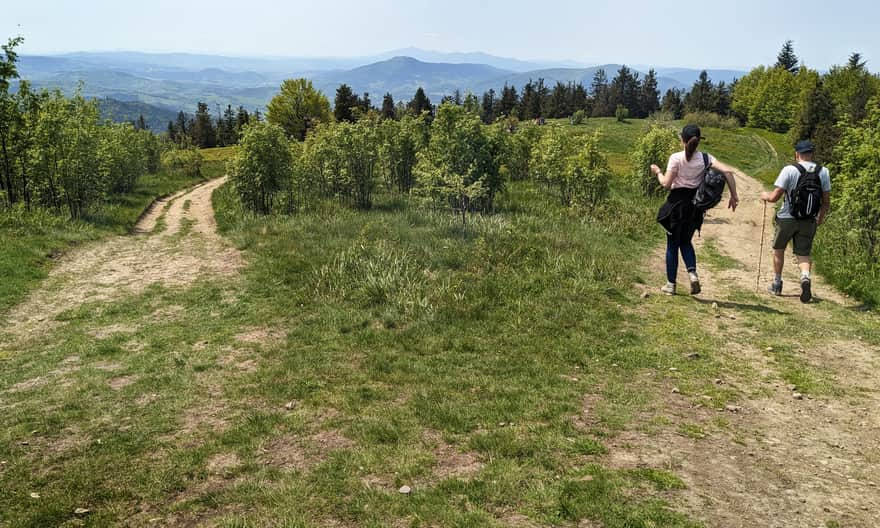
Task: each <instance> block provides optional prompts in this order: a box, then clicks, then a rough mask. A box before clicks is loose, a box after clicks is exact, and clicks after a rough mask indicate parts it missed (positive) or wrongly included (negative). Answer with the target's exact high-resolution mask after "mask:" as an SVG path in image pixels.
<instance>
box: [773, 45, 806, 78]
mask: <svg viewBox="0 0 880 528" xmlns="http://www.w3.org/2000/svg"><path fill="white" fill-rule="evenodd" d="M799 62H800V61H798V58H797V55H795V54H794V42H792V41H790V40H786V41H785V44H783V45H782V50H781V51H780V52H779V55H778V56H777V57H776V65H775V67H776V68H781V69H783V70H786V71H788V72H790V73H794V74H797V72H798V70H799V69H800V68H799V66H798V64H799Z"/></svg>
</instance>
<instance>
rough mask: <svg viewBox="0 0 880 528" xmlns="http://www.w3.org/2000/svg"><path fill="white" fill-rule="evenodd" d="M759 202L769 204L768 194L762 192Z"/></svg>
mask: <svg viewBox="0 0 880 528" xmlns="http://www.w3.org/2000/svg"><path fill="white" fill-rule="evenodd" d="M761 200H763V201H765V202H769V201H770V193H768V192H767V191H763V192H762V193H761Z"/></svg>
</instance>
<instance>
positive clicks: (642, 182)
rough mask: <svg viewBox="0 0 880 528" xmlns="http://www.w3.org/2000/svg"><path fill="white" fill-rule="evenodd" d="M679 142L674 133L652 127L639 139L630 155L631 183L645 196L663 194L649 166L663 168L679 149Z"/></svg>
mask: <svg viewBox="0 0 880 528" xmlns="http://www.w3.org/2000/svg"><path fill="white" fill-rule="evenodd" d="M680 145H681V142H680V141H679V139H678V136H677V135H676V133H675V131H674V130H672V129H670V128H666V127H662V126H653V127H651V130H649V131H648V133H647V134H645V135H644V136H642V137H641V139H639V140H638V142H637V143H636V146H635V148H634V149H633V151H632V154H630V160H631V162H632V166H633V170H632V182H633V184H634V185H636V186H637V187H638V188H639V190H641V191H642V194H644V195H645V196H658V195H660V194H661V193H662V192H663V187H661V186H660V184H659V183H658V182H657V178H656V177H655V176H654V173H652V172H651V165H659V166H661V167H665V166H666V163H667V161H668V160H669V156H671V155H672V153H674V152H675V151H677V150H679V149H680Z"/></svg>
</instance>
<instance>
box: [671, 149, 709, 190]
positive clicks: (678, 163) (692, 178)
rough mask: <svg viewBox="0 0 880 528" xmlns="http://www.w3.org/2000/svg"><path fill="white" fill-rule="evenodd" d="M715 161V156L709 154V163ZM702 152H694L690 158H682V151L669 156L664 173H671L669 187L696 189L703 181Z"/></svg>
mask: <svg viewBox="0 0 880 528" xmlns="http://www.w3.org/2000/svg"><path fill="white" fill-rule="evenodd" d="M712 163H715V158H713V157H712V155H711V154H709V164H710V165H711V164H712ZM705 168H706V166H705V165H704V164H703V153H702V152H700V151H697V152H694V155H693V156H691V160H690V161H687V160H686V159H685V158H684V151H681V152H676V153H675V154H673V155H672V156H669V164H668V165H667V166H666V175H667V176H669V175H670V174H671V175H672V185H671V186H670V188H671V189H682V188H684V189H696V188H697V187H699V186H700V183H701V182H702V181H703V170H704V169H705Z"/></svg>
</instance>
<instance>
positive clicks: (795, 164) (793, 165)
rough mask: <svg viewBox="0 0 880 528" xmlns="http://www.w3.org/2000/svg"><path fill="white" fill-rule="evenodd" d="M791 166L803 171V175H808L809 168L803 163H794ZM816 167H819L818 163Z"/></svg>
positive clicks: (800, 171)
mask: <svg viewBox="0 0 880 528" xmlns="http://www.w3.org/2000/svg"><path fill="white" fill-rule="evenodd" d="M791 166H792V167H794V168H796V169H797V170H798V172H799V173H801V176H806V174H807V169H806V168H805V167H804V166H803V165H801V164H800V163H792V164H791ZM816 167H817V168H819V166H818V165H817V166H816Z"/></svg>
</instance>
